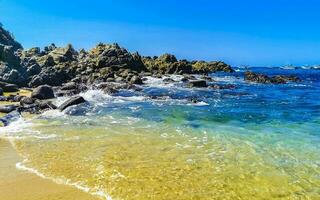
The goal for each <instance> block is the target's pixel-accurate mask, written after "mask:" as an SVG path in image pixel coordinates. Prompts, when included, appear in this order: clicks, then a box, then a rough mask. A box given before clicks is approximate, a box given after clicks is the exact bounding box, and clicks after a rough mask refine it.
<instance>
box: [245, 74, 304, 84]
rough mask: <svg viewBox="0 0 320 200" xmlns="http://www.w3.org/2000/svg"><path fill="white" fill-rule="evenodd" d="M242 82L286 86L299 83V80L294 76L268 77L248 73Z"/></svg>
mask: <svg viewBox="0 0 320 200" xmlns="http://www.w3.org/2000/svg"><path fill="white" fill-rule="evenodd" d="M244 80H245V81H248V82H255V83H263V84H267V83H272V84H286V83H288V82H300V81H301V79H300V78H298V77H296V76H285V75H277V76H272V77H269V76H267V75H264V74H258V73H254V72H250V71H247V72H245V74H244Z"/></svg>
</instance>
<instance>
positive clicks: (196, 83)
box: [188, 80, 208, 87]
mask: <svg viewBox="0 0 320 200" xmlns="http://www.w3.org/2000/svg"><path fill="white" fill-rule="evenodd" d="M188 85H189V87H207V86H208V85H207V82H206V81H205V80H196V81H189V84H188Z"/></svg>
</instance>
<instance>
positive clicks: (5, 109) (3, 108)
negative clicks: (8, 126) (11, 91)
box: [0, 105, 18, 113]
mask: <svg viewBox="0 0 320 200" xmlns="http://www.w3.org/2000/svg"><path fill="white" fill-rule="evenodd" d="M17 107H18V106H16V105H5V106H0V113H10V112H12V111H14V110H16V109H17Z"/></svg>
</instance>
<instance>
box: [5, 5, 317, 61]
mask: <svg viewBox="0 0 320 200" xmlns="http://www.w3.org/2000/svg"><path fill="white" fill-rule="evenodd" d="M0 22H2V23H3V24H4V26H5V28H7V29H9V30H10V31H11V32H13V33H14V35H15V37H16V39H17V40H18V41H19V42H21V43H22V45H23V46H24V47H25V48H30V47H33V46H39V47H43V46H45V45H47V44H49V43H52V42H53V43H56V44H57V45H66V44H67V43H72V44H73V45H74V46H75V47H76V48H81V47H84V48H86V49H89V48H91V47H93V46H94V45H95V44H96V43H97V42H106V43H114V42H117V43H119V44H120V45H121V46H124V47H126V48H128V49H129V50H130V51H139V52H140V53H141V54H142V55H159V54H162V53H164V52H168V53H173V54H175V55H177V57H178V58H180V59H182V58H187V59H190V60H191V59H200V60H224V61H226V62H228V63H231V64H232V65H254V66H269V65H285V64H295V65H303V64H320V1H317V0H161V1H160V0H100V1H99V0H87V1H85V0H77V1H72V0H69V1H68V0H46V1H45V0H0Z"/></svg>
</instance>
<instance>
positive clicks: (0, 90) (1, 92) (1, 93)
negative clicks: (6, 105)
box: [0, 87, 3, 96]
mask: <svg viewBox="0 0 320 200" xmlns="http://www.w3.org/2000/svg"><path fill="white" fill-rule="evenodd" d="M2 95H3V89H2V88H1V87H0V96H2Z"/></svg>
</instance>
